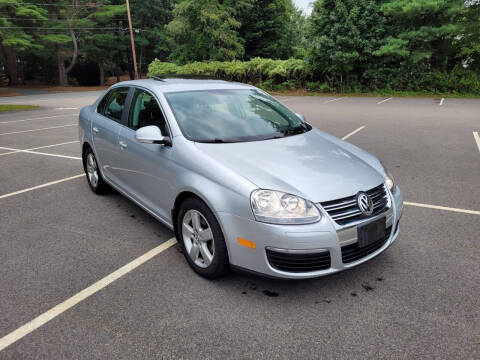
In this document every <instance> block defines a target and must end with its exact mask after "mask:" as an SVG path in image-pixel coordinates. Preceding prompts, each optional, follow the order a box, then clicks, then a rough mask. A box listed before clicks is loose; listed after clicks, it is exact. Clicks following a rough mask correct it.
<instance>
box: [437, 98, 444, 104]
mask: <svg viewBox="0 0 480 360" xmlns="http://www.w3.org/2000/svg"><path fill="white" fill-rule="evenodd" d="M443 100H445V99H444V98H442V100H440V104H438V106H442V105H443Z"/></svg>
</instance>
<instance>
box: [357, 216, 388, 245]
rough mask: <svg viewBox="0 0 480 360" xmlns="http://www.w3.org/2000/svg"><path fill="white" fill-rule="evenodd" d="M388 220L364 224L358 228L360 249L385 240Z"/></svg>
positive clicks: (383, 219)
mask: <svg viewBox="0 0 480 360" xmlns="http://www.w3.org/2000/svg"><path fill="white" fill-rule="evenodd" d="M385 235H386V218H385V217H383V218H381V219H378V220H375V221H372V222H370V223H368V224H362V225H359V226H358V227H357V236H358V247H360V248H363V247H365V246H368V245H370V244H372V243H374V242H376V241H379V240H383V239H385Z"/></svg>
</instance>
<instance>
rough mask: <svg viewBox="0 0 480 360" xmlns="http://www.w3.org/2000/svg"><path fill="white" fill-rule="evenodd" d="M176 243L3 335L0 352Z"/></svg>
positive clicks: (172, 241) (148, 254) (166, 244)
mask: <svg viewBox="0 0 480 360" xmlns="http://www.w3.org/2000/svg"><path fill="white" fill-rule="evenodd" d="M176 243H177V240H176V239H175V238H174V237H173V238H171V239H169V240H167V241H165V242H164V243H162V244H161V245H159V246H157V247H155V248H153V249H152V250H150V251H148V252H146V253H145V254H143V255H141V256H140V257H138V258H136V259H135V260H133V261H131V262H129V263H128V264H126V265H124V266H122V267H121V268H119V269H118V270H116V271H114V272H113V273H111V274H109V275H107V276H105V277H104V278H103V279H101V280H99V281H97V282H96V283H94V284H92V285H90V286H89V287H87V288H86V289H84V290H82V291H80V292H79V293H77V294H75V295H73V296H72V297H70V298H68V299H67V300H65V301H64V302H62V303H60V304H58V305H57V306H55V307H53V308H51V309H50V310H48V311H46V312H44V313H43V314H41V315H39V316H37V317H36V318H35V319H33V320H32V321H30V322H28V323H26V324H25V325H23V326H21V327H19V328H18V329H16V330H14V331H12V332H11V333H9V334H7V335H5V336H4V337H2V338H1V339H0V351H2V350H3V349H5V348H6V347H7V346H9V345H11V344H13V343H14V342H16V341H18V340H20V339H21V338H23V337H24V336H26V335H28V334H30V333H31V332H32V331H34V330H36V329H38V328H39V327H41V326H42V325H44V324H46V323H47V322H49V321H50V320H52V319H54V318H56V317H57V316H58V315H60V314H62V313H63V312H65V311H67V310H68V309H70V308H72V307H74V306H75V305H77V304H78V303H80V302H82V301H83V300H85V299H87V298H88V297H90V296H92V295H93V294H95V293H96V292H98V291H100V290H102V289H103V288H105V287H107V286H108V285H110V284H112V283H113V282H115V281H116V280H118V279H120V278H121V277H123V276H124V275H126V274H128V273H129V272H131V271H132V270H134V269H136V268H137V267H139V266H140V265H142V264H144V263H146V262H147V261H149V260H150V259H152V258H154V257H155V256H157V255H158V254H160V253H162V252H163V251H165V250H167V249H169V248H171V247H172V246H173V245H175V244H176Z"/></svg>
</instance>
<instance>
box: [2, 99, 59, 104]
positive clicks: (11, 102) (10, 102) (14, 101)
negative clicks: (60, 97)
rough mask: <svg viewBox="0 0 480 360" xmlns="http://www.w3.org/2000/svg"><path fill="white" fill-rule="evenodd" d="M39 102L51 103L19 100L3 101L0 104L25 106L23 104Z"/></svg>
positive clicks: (36, 100)
mask: <svg viewBox="0 0 480 360" xmlns="http://www.w3.org/2000/svg"><path fill="white" fill-rule="evenodd" d="M39 101H52V99H21V100H3V101H0V104H25V103H30V104H31V103H35V102H39Z"/></svg>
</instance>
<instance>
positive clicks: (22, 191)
mask: <svg viewBox="0 0 480 360" xmlns="http://www.w3.org/2000/svg"><path fill="white" fill-rule="evenodd" d="M83 176H85V174H79V175H75V176H70V177H67V178H64V179H60V180H55V181H50V182H48V183H45V184H41V185H37V186H33V187H30V188H27V189H23V190H18V191H14V192H12V193H8V194H3V195H0V199H5V198H8V197H10V196H15V195H19V194H23V193H26V192H29V191H33V190H37V189H42V188H44V187H48V186H52V185H56V184H60V183H62V182H65V181H70V180H74V179H78V178H80V177H83Z"/></svg>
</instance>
